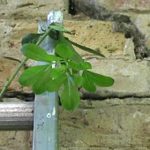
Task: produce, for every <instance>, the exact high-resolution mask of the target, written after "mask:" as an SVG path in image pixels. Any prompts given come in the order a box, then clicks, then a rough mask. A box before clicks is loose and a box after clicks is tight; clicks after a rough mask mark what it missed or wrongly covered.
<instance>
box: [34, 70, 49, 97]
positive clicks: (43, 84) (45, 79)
mask: <svg viewBox="0 0 150 150" xmlns="http://www.w3.org/2000/svg"><path fill="white" fill-rule="evenodd" d="M50 73H51V67H47V68H46V69H45V70H43V71H41V72H40V73H39V74H38V77H37V80H36V81H35V82H34V83H33V84H32V90H33V92H34V93H36V94H41V93H43V92H46V91H48V88H47V86H48V84H49V82H51V80H52V79H51V76H50Z"/></svg>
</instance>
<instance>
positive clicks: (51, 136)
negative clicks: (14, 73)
mask: <svg viewBox="0 0 150 150" xmlns="http://www.w3.org/2000/svg"><path fill="white" fill-rule="evenodd" d="M62 21H63V15H62V13H61V12H60V11H51V12H50V13H49V14H48V17H47V22H46V23H44V22H42V24H39V32H42V31H43V29H46V28H47V26H48V25H49V24H51V23H53V22H58V23H62ZM41 25H42V26H41ZM53 42H54V41H53V40H52V39H50V38H49V37H47V38H46V39H45V40H44V41H43V42H42V43H41V45H40V46H41V47H43V48H45V49H46V50H47V52H48V53H51V54H54V47H53V44H54V43H53ZM39 63H40V64H41V63H43V62H39ZM53 67H55V65H54V66H53ZM57 109H58V96H57V93H56V92H52V93H48V92H46V93H43V94H41V95H35V103H34V129H33V150H57V149H58V131H57V130H58V128H57V125H58V122H57V121H58V120H57V118H58V111H57Z"/></svg>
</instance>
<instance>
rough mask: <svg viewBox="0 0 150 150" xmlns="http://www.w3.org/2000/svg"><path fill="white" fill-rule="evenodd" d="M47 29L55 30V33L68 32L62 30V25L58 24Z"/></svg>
mask: <svg viewBox="0 0 150 150" xmlns="http://www.w3.org/2000/svg"><path fill="white" fill-rule="evenodd" d="M49 28H51V29H53V30H56V31H60V32H69V31H68V30H67V29H65V28H64V26H63V25H62V24H59V23H53V24H50V26H49ZM69 33H70V32H69Z"/></svg>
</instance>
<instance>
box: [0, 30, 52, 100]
mask: <svg viewBox="0 0 150 150" xmlns="http://www.w3.org/2000/svg"><path fill="white" fill-rule="evenodd" d="M50 30H51V29H48V30H47V32H45V33H44V34H43V36H41V38H39V40H38V41H37V43H36V45H38V46H39V45H40V44H41V43H42V41H43V40H44V39H45V38H46V37H47V36H48V34H49V32H50ZM27 60H28V58H27V57H26V58H24V59H23V60H22V61H21V63H20V64H19V66H18V67H17V68H16V70H15V72H14V73H13V74H12V75H11V76H10V78H9V79H8V81H6V82H5V84H4V86H3V88H2V90H1V92H0V101H2V97H3V95H4V93H5V91H6V90H7V89H8V87H9V86H10V84H11V83H12V81H13V80H14V79H15V77H16V75H17V74H18V72H19V71H20V69H21V68H22V67H23V66H24V64H25V63H26V62H27Z"/></svg>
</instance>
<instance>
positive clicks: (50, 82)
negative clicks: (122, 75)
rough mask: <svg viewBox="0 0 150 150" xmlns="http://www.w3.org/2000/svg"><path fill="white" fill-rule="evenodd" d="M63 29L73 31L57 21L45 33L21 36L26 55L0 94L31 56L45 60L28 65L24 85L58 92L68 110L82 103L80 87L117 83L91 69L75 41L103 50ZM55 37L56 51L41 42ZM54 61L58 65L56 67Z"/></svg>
mask: <svg viewBox="0 0 150 150" xmlns="http://www.w3.org/2000/svg"><path fill="white" fill-rule="evenodd" d="M64 33H69V34H71V33H70V32H69V31H68V30H66V29H65V28H64V26H63V25H60V24H58V23H53V24H50V25H49V27H48V29H47V30H46V31H44V33H43V34H34V33H31V34H29V35H27V36H25V37H24V38H23V40H22V48H21V51H22V53H23V54H24V56H26V58H25V59H24V60H23V61H22V63H21V64H20V66H19V67H18V68H17V70H16V72H15V73H14V74H13V75H12V77H11V78H10V79H9V81H8V82H7V83H6V85H5V86H4V88H3V89H2V91H1V95H0V97H2V95H3V93H4V92H5V91H6V90H7V88H8V86H9V85H10V83H11V82H12V80H13V79H14V78H15V76H16V74H17V73H18V72H19V70H20V68H21V67H22V66H23V64H24V63H25V62H26V61H27V60H28V59H32V60H36V61H42V62H45V63H43V64H41V65H38V66H32V67H30V68H28V69H26V70H25V71H24V72H23V73H22V75H21V76H20V78H19V82H20V84H21V85H23V86H30V87H32V90H33V92H34V93H36V94H41V93H43V92H47V91H48V92H53V91H55V92H58V94H59V96H60V100H61V103H62V106H63V107H64V108H65V109H67V110H74V109H75V108H77V107H78V106H79V103H80V93H79V91H78V89H79V88H84V89H85V90H87V91H89V92H95V91H96V86H101V87H107V86H111V85H113V83H114V80H113V79H112V78H111V77H108V76H103V75H100V74H97V73H94V72H92V71H91V69H92V65H91V64H90V63H89V62H87V61H86V60H84V59H83V58H82V57H81V56H80V55H79V54H78V52H77V51H76V50H75V49H74V47H73V46H72V45H75V46H77V47H79V48H81V49H83V50H85V51H87V52H90V53H93V54H96V55H99V56H103V55H102V54H100V53H98V52H96V51H94V50H92V49H90V48H87V47H85V46H81V45H79V44H77V43H75V42H72V41H70V40H69V39H68V38H66V37H65V36H64ZM47 36H50V37H51V38H52V39H53V40H54V42H55V43H54V47H55V54H54V55H52V54H48V53H47V52H46V51H45V50H44V49H43V48H41V47H40V46H39V45H40V44H41V42H42V41H43V40H44V39H45V38H46V37H47ZM54 65H55V67H53V66H54Z"/></svg>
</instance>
